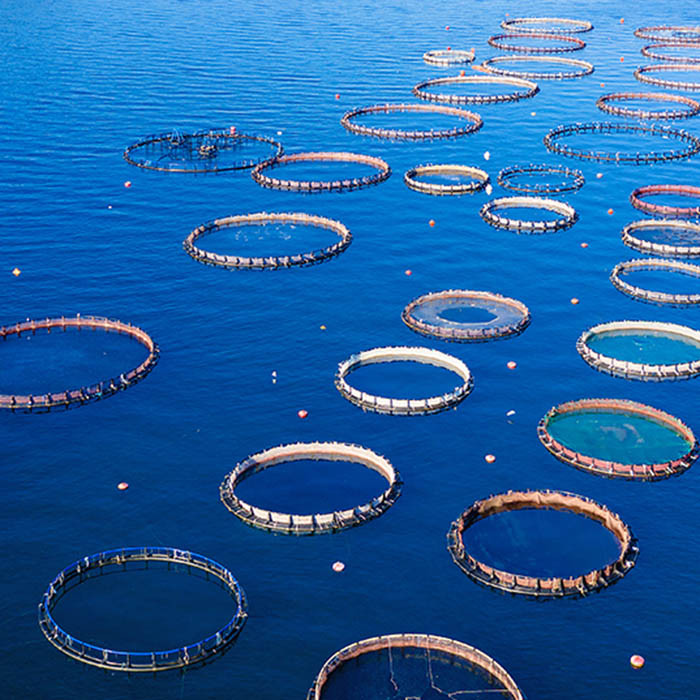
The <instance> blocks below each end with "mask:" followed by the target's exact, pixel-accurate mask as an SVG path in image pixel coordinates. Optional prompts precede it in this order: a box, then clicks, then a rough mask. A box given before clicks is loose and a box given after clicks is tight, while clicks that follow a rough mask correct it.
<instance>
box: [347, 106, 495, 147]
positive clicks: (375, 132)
mask: <svg viewBox="0 0 700 700" xmlns="http://www.w3.org/2000/svg"><path fill="white" fill-rule="evenodd" d="M382 112H384V113H389V112H419V113H421V114H447V115H448V116H452V117H458V118H459V119H462V120H465V121H467V122H469V124H468V126H462V127H454V128H453V129H429V130H425V129H421V130H413V131H408V130H405V129H383V128H381V127H376V126H362V124H355V123H353V122H352V120H353V119H355V117H359V116H362V115H363V114H377V113H382ZM340 123H341V124H342V125H343V126H344V127H345V128H346V129H347V130H348V131H352V132H353V133H355V134H362V135H363V136H374V137H376V138H380V139H410V140H414V141H415V140H420V139H448V138H453V137H455V136H466V135H467V134H473V133H474V132H475V131H478V130H479V129H481V127H482V126H483V125H484V122H483V121H482V119H481V117H480V116H479V115H478V114H476V113H475V112H468V111H467V110H466V109H457V107H442V106H438V105H414V104H386V105H372V106H371V107H360V108H358V109H353V110H351V111H349V112H346V113H345V114H344V115H343V118H342V119H341V120H340Z"/></svg>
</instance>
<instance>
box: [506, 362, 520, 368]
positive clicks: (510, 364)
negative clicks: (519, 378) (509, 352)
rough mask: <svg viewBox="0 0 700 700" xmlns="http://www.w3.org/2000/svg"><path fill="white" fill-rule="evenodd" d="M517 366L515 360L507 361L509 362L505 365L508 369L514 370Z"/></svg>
mask: <svg viewBox="0 0 700 700" xmlns="http://www.w3.org/2000/svg"><path fill="white" fill-rule="evenodd" d="M517 366H518V363H517V362H516V361H515V360H509V362H508V363H507V364H506V367H507V368H508V369H515V368H516V367H517Z"/></svg>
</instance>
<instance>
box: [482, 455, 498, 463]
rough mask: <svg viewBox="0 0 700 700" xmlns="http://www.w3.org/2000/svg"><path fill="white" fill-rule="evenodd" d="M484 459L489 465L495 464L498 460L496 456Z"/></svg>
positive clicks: (487, 456)
mask: <svg viewBox="0 0 700 700" xmlns="http://www.w3.org/2000/svg"><path fill="white" fill-rule="evenodd" d="M484 459H485V460H486V461H487V462H488V463H489V464H493V463H494V462H495V461H496V458H495V457H494V455H486V457H484Z"/></svg>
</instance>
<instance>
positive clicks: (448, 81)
mask: <svg viewBox="0 0 700 700" xmlns="http://www.w3.org/2000/svg"><path fill="white" fill-rule="evenodd" d="M439 85H507V86H509V87H515V88H520V89H521V91H518V90H514V91H513V92H504V93H500V94H498V95H488V94H480V95H453V94H450V93H443V92H431V91H429V90H427V89H426V88H432V87H436V86H439ZM539 91H540V89H539V87H538V86H537V83H533V82H532V81H531V80H523V79H521V78H508V77H494V76H489V75H465V76H460V75H457V76H450V77H447V78H432V79H431V80H424V81H423V82H422V83H418V85H416V86H415V87H414V88H413V89H412V90H411V92H412V93H413V94H414V95H415V96H416V97H418V98H419V99H421V100H427V101H429V102H448V103H451V104H493V103H495V102H517V101H518V100H524V99H527V98H528V97H533V96H534V95H536V94H537V93H538V92H539Z"/></svg>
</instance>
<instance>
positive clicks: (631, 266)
mask: <svg viewBox="0 0 700 700" xmlns="http://www.w3.org/2000/svg"><path fill="white" fill-rule="evenodd" d="M633 270H653V271H655V272H658V271H668V272H678V273H680V274H685V275H688V276H689V277H700V266H698V265H691V264H690V263H685V262H680V261H679V260H664V259H662V258H642V259H638V260H626V261H625V262H621V263H618V264H617V265H615V267H614V268H613V269H612V272H611V273H610V281H611V282H612V284H613V286H614V287H615V288H616V289H618V290H620V291H621V292H623V293H624V294H627V295H629V296H631V297H634V298H635V299H639V300H640V301H647V302H650V303H652V304H666V305H669V306H690V305H693V304H700V294H670V293H668V292H657V291H654V290H652V289H645V288H644V287H638V286H636V285H634V284H629V282H625V281H624V280H623V279H622V278H621V275H622V274H624V273H626V272H630V271H633Z"/></svg>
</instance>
